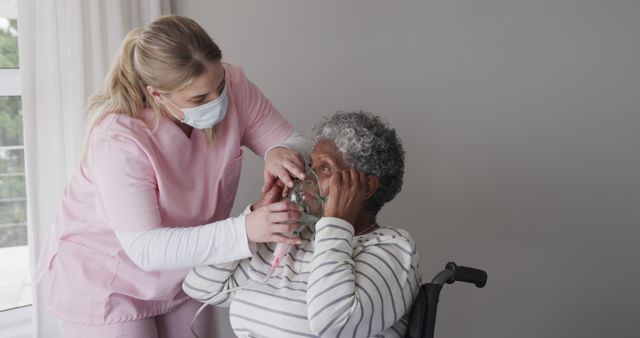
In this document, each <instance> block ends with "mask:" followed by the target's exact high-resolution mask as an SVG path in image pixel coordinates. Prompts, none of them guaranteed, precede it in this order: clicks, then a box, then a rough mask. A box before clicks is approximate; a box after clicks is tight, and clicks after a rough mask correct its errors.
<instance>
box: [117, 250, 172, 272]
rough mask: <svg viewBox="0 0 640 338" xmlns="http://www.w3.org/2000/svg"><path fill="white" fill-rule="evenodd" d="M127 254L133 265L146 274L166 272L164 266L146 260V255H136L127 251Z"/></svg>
mask: <svg viewBox="0 0 640 338" xmlns="http://www.w3.org/2000/svg"><path fill="white" fill-rule="evenodd" d="M125 252H126V254H127V256H128V257H129V259H130V260H131V261H132V262H133V264H135V265H136V266H137V267H139V268H140V269H142V270H144V271H145V272H159V271H162V270H165V269H163V268H162V266H160V265H158V264H153V262H152V261H151V260H150V259H146V258H145V257H144V255H141V254H136V253H135V252H131V250H125Z"/></svg>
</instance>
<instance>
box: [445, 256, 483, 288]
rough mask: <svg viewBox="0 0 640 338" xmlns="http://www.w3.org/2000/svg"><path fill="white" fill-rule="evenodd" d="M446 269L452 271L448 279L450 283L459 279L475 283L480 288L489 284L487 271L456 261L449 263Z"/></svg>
mask: <svg viewBox="0 0 640 338" xmlns="http://www.w3.org/2000/svg"><path fill="white" fill-rule="evenodd" d="M445 269H446V270H449V271H451V272H452V274H451V275H450V276H449V278H448V279H447V283H448V284H451V283H453V282H457V281H459V282H465V283H473V284H475V286H477V287H479V288H481V287H484V286H485V285H486V284H487V273H486V272H484V271H483V270H480V269H476V268H470V267H466V266H459V265H457V264H456V263H454V262H449V263H447V265H446V266H445Z"/></svg>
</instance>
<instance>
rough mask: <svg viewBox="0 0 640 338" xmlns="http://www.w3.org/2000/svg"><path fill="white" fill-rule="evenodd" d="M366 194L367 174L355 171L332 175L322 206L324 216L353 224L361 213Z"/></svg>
mask: <svg viewBox="0 0 640 338" xmlns="http://www.w3.org/2000/svg"><path fill="white" fill-rule="evenodd" d="M366 194H367V174H365V173H363V172H360V171H358V170H356V169H350V170H340V171H336V172H334V173H333V175H332V176H331V183H330V185H329V193H328V194H327V200H326V201H325V204H324V216H327V217H336V218H341V219H344V220H345V221H347V222H349V223H351V224H352V225H354V224H355V222H356V220H357V217H358V215H360V213H361V212H362V209H363V208H364V204H365V201H366Z"/></svg>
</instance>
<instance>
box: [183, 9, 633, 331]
mask: <svg viewBox="0 0 640 338" xmlns="http://www.w3.org/2000/svg"><path fill="white" fill-rule="evenodd" d="M173 9H174V13H176V14H182V15H186V16H190V17H192V18H194V19H196V20H197V21H199V22H200V23H201V24H202V25H203V26H204V27H205V28H206V29H207V30H208V31H209V32H210V33H211V34H212V36H213V37H214V39H215V40H216V41H217V42H218V43H219V44H220V45H221V47H222V48H223V51H224V54H225V58H226V60H227V61H228V62H231V63H235V64H238V65H241V66H243V67H244V69H245V70H246V72H247V74H248V76H249V77H250V78H251V79H252V80H253V81H254V82H255V83H257V84H258V85H259V87H260V88H261V89H262V90H263V91H264V93H265V94H266V95H267V96H268V97H269V98H270V99H271V100H272V102H273V103H274V104H275V105H276V107H278V108H279V110H280V111H281V112H282V113H283V114H284V115H285V116H286V117H287V118H288V119H289V121H291V122H292V123H293V124H294V125H295V126H296V127H297V128H298V129H299V130H301V131H303V132H305V133H306V132H308V131H309V130H310V127H311V124H312V123H313V122H314V121H317V120H318V119H319V118H320V116H322V115H324V114H326V113H329V112H333V111H336V110H341V109H343V110H348V109H365V110H370V111H373V112H377V113H379V114H381V115H383V116H384V117H385V118H386V119H388V120H389V121H390V123H391V125H392V126H393V127H395V128H396V129H397V130H398V132H399V134H400V135H401V137H402V139H403V141H404V145H405V147H406V151H407V173H406V180H405V186H404V189H403V191H402V192H401V194H400V195H399V196H398V197H397V198H396V199H395V200H394V201H392V202H391V203H390V204H389V205H387V206H386V207H385V208H383V211H382V214H381V215H380V223H381V224H385V225H394V226H398V227H403V228H406V229H407V230H409V231H410V232H411V233H412V234H413V235H414V237H415V238H416V240H417V241H418V243H419V250H420V256H421V265H422V272H423V276H424V279H425V280H426V279H430V278H431V277H432V276H433V275H434V274H435V273H436V272H437V271H439V269H440V268H441V267H442V266H443V265H444V264H445V263H446V262H447V261H449V260H454V261H457V262H459V263H461V264H467V265H472V266H479V267H482V268H484V269H486V270H487V271H488V273H489V283H488V286H487V287H486V288H485V289H475V288H474V287H471V286H469V285H462V284H461V285H458V284H455V285H452V286H448V287H446V288H445V289H444V291H443V295H442V298H441V302H440V312H439V313H438V325H437V334H438V336H439V337H472V336H474V337H487V338H488V337H532V338H533V337H638V335H639V333H638V332H639V331H638V326H637V320H638V317H639V315H640V306H639V305H638V303H639V301H640V291H639V290H638V285H640V268H639V265H638V263H639V261H640V245H638V243H639V242H640V132H639V130H638V129H640V19H639V18H640V1H637V0H628V1H624V0H608V1H605V0H602V1H595V0H537V1H529V0H501V1H498V0H457V1H451V0H433V1H415V2H414V1H372V0H357V1H355V0H350V1H337V0H332V1H327V0H325V1H299V0H289V1H275V0H271V1H234V0H219V1H215V2H213V1H206V0H198V1H196V0H190V1H175V0H174V2H173ZM261 168H262V164H261V162H260V159H258V158H256V157H255V156H253V155H251V156H247V158H246V160H245V166H244V168H243V176H242V177H243V179H242V183H241V187H240V190H239V194H238V197H237V199H236V202H237V204H236V209H235V210H236V211H238V210H240V209H241V208H242V207H243V206H244V205H246V204H247V203H249V202H250V201H252V200H253V199H254V198H256V197H257V189H258V188H259V187H260V184H261V177H262V176H261ZM220 330H221V331H220V332H221V333H220V336H224V335H225V334H226V333H222V332H227V331H225V330H226V328H221V329H220Z"/></svg>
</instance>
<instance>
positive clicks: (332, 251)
mask: <svg viewBox="0 0 640 338" xmlns="http://www.w3.org/2000/svg"><path fill="white" fill-rule="evenodd" d="M377 232H379V234H378V235H376V236H375V237H374V238H373V239H371V240H368V241H367V242H366V243H364V244H363V245H362V246H357V247H356V248H355V249H354V246H353V244H352V242H353V237H354V236H353V227H352V226H351V224H349V223H348V222H346V221H344V220H341V219H337V218H331V217H324V218H322V219H321V220H320V221H318V223H317V224H316V238H315V252H314V256H313V260H312V262H311V274H310V276H309V281H308V290H307V307H308V318H309V325H310V327H311V331H312V332H313V333H314V334H316V335H318V336H321V337H324V336H332V337H335V336H346V337H372V336H375V335H377V334H380V333H382V332H384V331H385V330H387V329H389V328H390V327H391V326H393V325H394V324H395V323H396V322H398V321H399V320H400V319H401V318H402V317H403V316H405V314H407V312H408V311H409V309H410V307H411V304H412V303H413V299H414V297H415V295H416V294H417V289H418V284H419V283H417V282H416V280H417V279H416V276H415V272H416V269H417V262H418V258H417V252H416V250H415V243H414V242H413V240H412V239H411V238H410V236H409V235H408V233H406V232H404V231H399V230H395V229H392V230H388V229H387V230H385V233H382V231H380V230H378V231H377Z"/></svg>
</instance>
